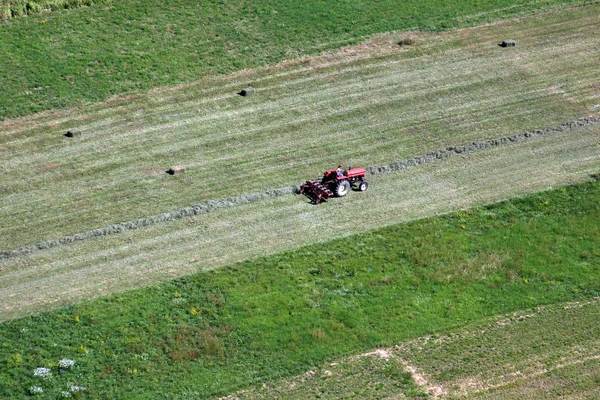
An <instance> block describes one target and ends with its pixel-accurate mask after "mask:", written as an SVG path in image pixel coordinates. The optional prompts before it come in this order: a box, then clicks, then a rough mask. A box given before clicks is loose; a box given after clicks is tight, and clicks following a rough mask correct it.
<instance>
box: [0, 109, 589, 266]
mask: <svg viewBox="0 0 600 400" xmlns="http://www.w3.org/2000/svg"><path fill="white" fill-rule="evenodd" d="M599 123H600V117H597V116H594V117H584V118H580V119H577V120H572V121H567V122H564V123H562V124H560V125H555V126H551V127H548V128H545V129H536V130H533V131H526V132H521V133H518V134H516V135H512V136H505V137H502V138H498V139H489V140H481V141H476V142H472V143H470V144H466V145H459V146H449V147H447V148H446V149H441V150H437V151H434V152H430V153H427V154H425V155H422V156H417V157H414V158H412V159H408V160H399V161H394V162H392V163H391V164H387V165H381V166H370V167H367V168H366V169H367V173H368V174H369V175H379V174H386V173H390V172H397V171H402V170H405V169H407V168H411V167H416V166H419V165H425V164H431V163H434V162H437V161H440V160H444V159H446V158H449V157H452V156H455V155H457V154H463V153H464V154H468V153H474V152H477V151H479V150H484V149H488V148H492V147H499V146H504V145H509V144H513V143H518V142H522V141H525V140H530V139H534V138H536V137H540V136H545V135H549V134H554V133H561V132H566V131H569V130H572V129H577V128H583V127H586V126H589V125H595V124H599ZM299 188H300V184H296V185H292V186H287V187H283V188H279V189H269V190H265V191H262V192H256V193H249V194H244V195H240V196H236V197H230V198H225V199H216V200H209V201H205V202H202V203H198V204H195V205H192V206H188V207H184V208H181V209H179V210H175V211H171V212H167V213H163V214H159V215H155V216H152V217H148V218H139V219H135V220H132V221H127V222H121V223H118V224H114V225H109V226H106V227H103V228H96V229H92V230H89V231H87V232H82V233H76V234H74V235H69V236H63V237H61V238H59V239H54V240H48V241H44V242H40V243H37V244H34V245H31V246H26V247H21V248H18V249H14V250H7V251H3V252H0V260H7V259H10V258H14V257H18V256H23V255H28V254H32V253H34V252H37V251H39V250H45V249H49V248H52V247H56V246H59V245H64V244H69V243H73V242H75V241H80V240H86V239H90V238H93V237H98V236H106V235H112V234H116V233H120V232H124V231H127V230H134V229H138V228H143V227H145V226H149V225H154V224H158V223H162V222H168V221H173V220H177V219H181V218H185V217H190V216H193V215H200V214H206V213H209V212H212V211H214V210H218V209H223V208H230V207H235V206H238V205H241V204H247V203H254V202H257V201H261V200H266V199H269V198H274V197H280V196H286V195H289V194H294V193H298V191H299Z"/></svg>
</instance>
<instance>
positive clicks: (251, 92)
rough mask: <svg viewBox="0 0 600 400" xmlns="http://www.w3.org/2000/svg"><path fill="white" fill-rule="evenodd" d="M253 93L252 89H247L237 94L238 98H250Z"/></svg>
mask: <svg viewBox="0 0 600 400" xmlns="http://www.w3.org/2000/svg"><path fill="white" fill-rule="evenodd" d="M254 92H255V90H254V88H253V87H247V88H246V89H242V90H241V91H240V92H238V93H237V94H239V95H240V96H250V95H251V94H253V93H254Z"/></svg>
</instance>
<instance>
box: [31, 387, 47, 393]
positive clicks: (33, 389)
mask: <svg viewBox="0 0 600 400" xmlns="http://www.w3.org/2000/svg"><path fill="white" fill-rule="evenodd" d="M29 393H30V394H31V395H36V394H40V393H44V389H42V388H41V387H40V386H32V387H30V388H29Z"/></svg>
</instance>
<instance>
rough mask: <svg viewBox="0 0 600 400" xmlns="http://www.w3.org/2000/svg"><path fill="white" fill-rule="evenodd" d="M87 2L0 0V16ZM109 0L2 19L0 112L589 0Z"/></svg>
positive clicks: (85, 99)
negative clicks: (384, 36)
mask: <svg viewBox="0 0 600 400" xmlns="http://www.w3.org/2000/svg"><path fill="white" fill-rule="evenodd" d="M9 3H10V4H12V6H11V8H12V9H13V10H12V11H9V9H8V7H9V6H8V5H7V4H9ZM89 3H92V1H91V0H52V1H13V0H11V1H9V2H7V1H6V0H3V2H2V3H0V18H3V16H4V17H6V16H8V13H9V12H10V14H11V15H12V14H16V15H22V14H25V13H27V12H28V9H29V10H31V9H32V8H34V9H35V11H37V9H39V8H57V9H58V8H60V7H58V6H57V5H58V4H63V5H71V4H72V5H78V4H89ZM104 3H105V2H104V1H102V2H101V4H95V5H93V6H91V7H82V8H74V9H70V10H63V11H54V12H51V13H43V14H32V15H30V16H28V17H25V18H14V19H11V20H8V21H5V22H3V23H0V82H2V96H0V120H1V119H4V118H13V117H17V116H23V115H28V114H31V113H35V112H39V111H43V110H48V109H57V108H70V107H74V106H80V105H82V104H89V103H93V102H97V101H102V100H106V99H107V98H109V97H111V96H114V95H118V94H122V93H127V92H132V91H147V90H148V89H151V88H154V87H159V86H165V85H174V84H178V83H182V82H192V81H196V80H198V79H200V78H202V77H205V76H208V75H220V74H227V73H230V72H233V71H239V70H243V69H248V68H255V67H258V66H264V65H271V64H275V63H278V62H280V61H283V60H289V59H296V58H300V57H304V56H311V55H318V54H319V53H321V52H323V51H328V50H333V49H337V48H339V47H340V46H344V45H349V44H356V43H358V42H360V41H362V40H364V39H365V38H366V37H368V36H371V35H373V34H375V33H381V32H389V31H397V30H407V29H413V30H414V29H419V30H441V29H448V28H455V27H465V26H471V25H475V24H478V23H484V22H490V21H495V20H499V19H503V18H511V17H519V16H524V15H529V14H532V13H536V12H540V11H548V10H554V9H560V8H565V7H569V6H574V5H581V4H589V3H595V1H590V0H542V1H535V2H531V1H528V0H511V1H502V0H482V1H473V2H465V1H443V0H421V1H404V2H402V3H401V4H399V3H398V2H397V1H391V0H386V1H377V2H372V1H336V2H330V1H322V0H310V1H303V2H297V1H274V0H261V1H252V2H244V1H239V0H237V1H210V2H209V1H186V0H171V1H169V2H165V1H162V0H144V1H136V0H118V1H112V2H108V3H106V4H104ZM27 4H29V7H28V6H27Z"/></svg>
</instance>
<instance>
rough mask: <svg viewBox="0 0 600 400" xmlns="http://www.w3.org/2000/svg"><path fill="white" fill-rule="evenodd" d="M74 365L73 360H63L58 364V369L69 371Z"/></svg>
mask: <svg viewBox="0 0 600 400" xmlns="http://www.w3.org/2000/svg"><path fill="white" fill-rule="evenodd" d="M73 365H75V361H74V360H69V359H68V358H63V359H62V360H60V361H59V362H58V367H59V368H60V369H62V370H66V369H71V368H73Z"/></svg>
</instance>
